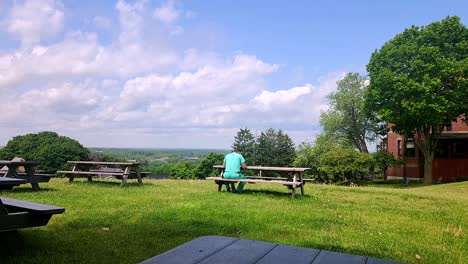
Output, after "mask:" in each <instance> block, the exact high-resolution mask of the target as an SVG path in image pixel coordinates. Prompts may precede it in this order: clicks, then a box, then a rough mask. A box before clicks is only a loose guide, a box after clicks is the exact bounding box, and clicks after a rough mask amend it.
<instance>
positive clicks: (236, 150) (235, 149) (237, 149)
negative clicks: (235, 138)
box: [234, 148, 242, 152]
mask: <svg viewBox="0 0 468 264" xmlns="http://www.w3.org/2000/svg"><path fill="white" fill-rule="evenodd" d="M234 151H235V152H242V150H241V149H240V148H234Z"/></svg>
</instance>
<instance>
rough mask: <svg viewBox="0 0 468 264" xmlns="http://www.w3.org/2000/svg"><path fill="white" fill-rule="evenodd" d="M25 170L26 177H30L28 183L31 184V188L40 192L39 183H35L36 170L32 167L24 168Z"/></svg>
mask: <svg viewBox="0 0 468 264" xmlns="http://www.w3.org/2000/svg"><path fill="white" fill-rule="evenodd" d="M24 170H25V171H26V175H27V177H28V181H29V182H30V183H31V187H32V188H33V190H34V191H39V190H40V189H41V188H39V183H37V182H35V181H34V168H33V167H32V166H24Z"/></svg>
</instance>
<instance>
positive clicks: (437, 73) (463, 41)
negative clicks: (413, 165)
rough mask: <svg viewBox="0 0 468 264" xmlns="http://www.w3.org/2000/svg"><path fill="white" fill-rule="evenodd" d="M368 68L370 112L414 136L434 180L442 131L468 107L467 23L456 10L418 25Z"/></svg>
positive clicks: (375, 57) (387, 47)
mask: <svg viewBox="0 0 468 264" xmlns="http://www.w3.org/2000/svg"><path fill="white" fill-rule="evenodd" d="M367 71H368V72H369V76H370V84H369V87H368V89H367V91H366V94H365V96H366V100H365V102H366V109H367V112H368V113H369V114H370V115H371V116H373V117H374V118H377V119H380V120H383V121H386V122H389V123H391V124H393V126H392V130H393V131H394V132H396V133H399V134H403V135H405V136H406V137H414V140H415V143H416V144H417V146H418V147H419V149H421V151H422V153H423V154H424V158H425V166H424V181H425V183H431V182H432V159H433V156H434V151H435V147H436V144H437V141H438V137H439V135H440V132H441V131H442V130H443V128H444V127H445V126H447V125H448V124H450V122H451V121H456V120H457V118H458V117H460V115H463V114H466V113H468V96H467V94H468V79H467V76H468V29H467V28H466V26H465V25H463V24H461V23H460V18H458V17H455V16H454V17H447V18H446V19H444V20H442V21H440V22H434V23H431V24H429V25H428V26H425V27H417V26H413V27H411V28H409V29H406V30H405V31H404V32H403V33H400V34H398V35H396V36H395V37H394V38H393V39H392V40H390V41H388V42H387V43H385V44H384V45H383V46H382V48H381V49H380V50H377V51H375V52H374V53H373V54H372V56H371V59H370V62H369V64H368V65H367ZM463 119H464V116H463Z"/></svg>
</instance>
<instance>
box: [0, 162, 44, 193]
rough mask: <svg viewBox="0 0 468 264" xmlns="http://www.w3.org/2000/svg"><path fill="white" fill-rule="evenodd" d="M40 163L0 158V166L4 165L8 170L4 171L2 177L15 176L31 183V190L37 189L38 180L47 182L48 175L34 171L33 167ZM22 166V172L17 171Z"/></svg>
mask: <svg viewBox="0 0 468 264" xmlns="http://www.w3.org/2000/svg"><path fill="white" fill-rule="evenodd" d="M39 164H41V163H40V162H36V161H11V160H0V167H3V166H6V167H7V168H8V170H7V171H6V172H4V175H3V177H9V178H16V179H22V180H25V181H26V183H31V186H32V188H33V190H35V191H38V190H40V188H39V182H48V181H49V180H50V175H39V174H36V173H35V170H34V167H35V166H37V165H39ZM21 166H22V167H24V171H25V172H24V173H20V172H18V168H19V167H21Z"/></svg>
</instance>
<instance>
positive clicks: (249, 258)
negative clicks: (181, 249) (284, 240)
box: [198, 239, 277, 264]
mask: <svg viewBox="0 0 468 264" xmlns="http://www.w3.org/2000/svg"><path fill="white" fill-rule="evenodd" d="M276 246H277V245H276V244H273V243H268V242H262V241H256V240H246V239H240V240H237V241H236V242H234V243H232V244H231V245H229V246H227V247H225V248H223V249H221V250H220V251H218V252H216V253H215V254H213V255H211V256H209V257H208V258H206V259H204V260H202V261H200V262H198V264H209V263H217V264H242V263H255V262H256V261H258V260H259V259H261V258H262V257H263V256H265V255H266V254H268V252H270V251H271V250H272V249H274V248H275V247H276Z"/></svg>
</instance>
